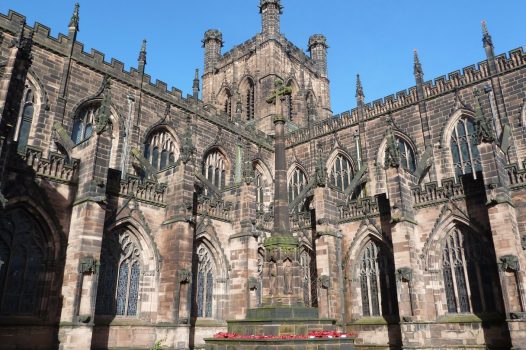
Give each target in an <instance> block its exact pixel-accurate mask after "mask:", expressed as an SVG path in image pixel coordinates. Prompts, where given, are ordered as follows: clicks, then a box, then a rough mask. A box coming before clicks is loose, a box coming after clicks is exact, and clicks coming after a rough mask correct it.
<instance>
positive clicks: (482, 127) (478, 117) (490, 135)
mask: <svg viewBox="0 0 526 350" xmlns="http://www.w3.org/2000/svg"><path fill="white" fill-rule="evenodd" d="M473 94H474V95H475V97H476V104H475V126H476V129H477V138H478V142H479V143H482V142H493V141H495V135H494V132H493V126H492V124H491V122H490V121H488V119H487V118H486V117H485V116H484V111H483V110H482V102H481V98H482V97H481V95H482V94H481V92H480V90H478V89H475V90H474V92H473Z"/></svg>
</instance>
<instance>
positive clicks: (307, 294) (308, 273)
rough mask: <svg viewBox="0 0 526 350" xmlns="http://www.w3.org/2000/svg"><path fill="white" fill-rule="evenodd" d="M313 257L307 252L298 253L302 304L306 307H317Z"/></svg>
mask: <svg viewBox="0 0 526 350" xmlns="http://www.w3.org/2000/svg"><path fill="white" fill-rule="evenodd" d="M313 260H314V259H313V257H312V254H311V253H310V252H309V251H308V250H303V251H302V252H301V253H300V266H301V287H302V290H303V302H304V303H305V305H307V306H314V307H315V306H317V302H318V300H317V299H318V298H317V291H318V290H317V285H316V268H315V266H313Z"/></svg>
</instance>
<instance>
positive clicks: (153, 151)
mask: <svg viewBox="0 0 526 350" xmlns="http://www.w3.org/2000/svg"><path fill="white" fill-rule="evenodd" d="M146 140H147V141H146V143H145V144H144V158H146V159H148V160H149V161H150V163H151V164H152V166H153V167H154V168H155V169H157V170H164V169H166V168H168V167H170V166H172V165H174V164H175V162H176V160H177V158H178V157H179V147H178V146H177V142H175V138H174V137H173V136H172V135H171V134H170V132H169V131H168V130H166V129H164V128H160V129H156V130H155V131H154V132H153V133H152V134H150V135H149V136H148V138H147V139H146Z"/></svg>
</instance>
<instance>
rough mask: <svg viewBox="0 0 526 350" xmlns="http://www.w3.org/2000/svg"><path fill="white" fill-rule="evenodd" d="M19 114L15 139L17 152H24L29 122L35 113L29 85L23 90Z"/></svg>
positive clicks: (29, 128)
mask: <svg viewBox="0 0 526 350" xmlns="http://www.w3.org/2000/svg"><path fill="white" fill-rule="evenodd" d="M21 106H22V110H21V115H20V117H19V118H18V125H17V133H18V135H17V140H18V148H17V150H18V152H20V153H24V152H25V149H26V146H27V142H28V140H29V132H30V131H31V123H32V121H33V116H34V114H35V95H34V91H33V89H32V88H31V87H27V88H26V91H25V92H24V100H23V101H22V105H21Z"/></svg>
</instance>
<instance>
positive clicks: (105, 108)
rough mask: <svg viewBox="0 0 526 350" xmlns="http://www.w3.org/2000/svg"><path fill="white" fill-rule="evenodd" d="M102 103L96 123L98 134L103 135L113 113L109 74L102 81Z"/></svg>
mask: <svg viewBox="0 0 526 350" xmlns="http://www.w3.org/2000/svg"><path fill="white" fill-rule="evenodd" d="M102 86H103V91H102V104H101V106H100V108H99V112H98V113H97V115H96V116H95V124H96V129H95V131H96V132H97V134H98V135H101V134H102V133H103V132H104V131H105V130H106V128H107V126H108V124H109V123H110V115H111V80H110V78H109V77H108V76H105V77H104V81H103V82H102Z"/></svg>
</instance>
